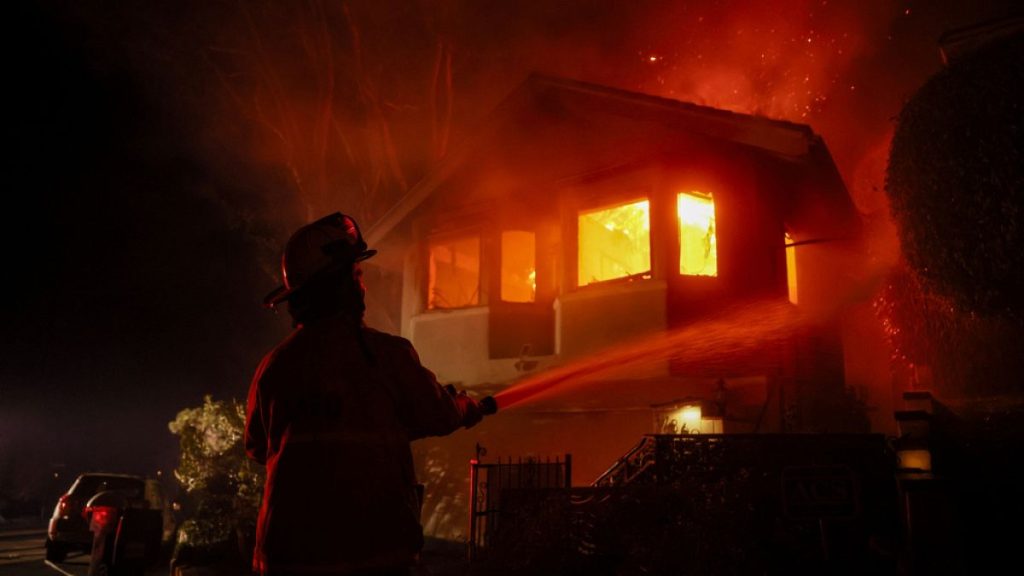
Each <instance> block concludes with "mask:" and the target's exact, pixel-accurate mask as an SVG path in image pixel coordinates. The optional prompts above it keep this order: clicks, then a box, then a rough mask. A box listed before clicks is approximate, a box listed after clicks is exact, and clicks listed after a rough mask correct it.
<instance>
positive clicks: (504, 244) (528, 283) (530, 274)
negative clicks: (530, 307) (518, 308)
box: [501, 230, 537, 302]
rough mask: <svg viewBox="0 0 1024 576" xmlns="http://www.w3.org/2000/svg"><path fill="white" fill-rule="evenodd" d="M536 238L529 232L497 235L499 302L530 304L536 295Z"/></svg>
mask: <svg viewBox="0 0 1024 576" xmlns="http://www.w3.org/2000/svg"><path fill="white" fill-rule="evenodd" d="M536 247H537V236H536V234H534V233H533V232H527V231H523V230H508V231H505V232H502V233H501V299H502V300H503V301H505V302H533V301H534V300H535V299H536V296H537V268H536Z"/></svg>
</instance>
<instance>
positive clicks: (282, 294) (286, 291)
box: [263, 250, 377, 310]
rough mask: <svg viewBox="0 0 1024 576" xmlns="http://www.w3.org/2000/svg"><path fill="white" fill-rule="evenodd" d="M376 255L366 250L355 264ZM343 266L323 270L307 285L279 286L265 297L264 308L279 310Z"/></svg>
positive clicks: (357, 258) (375, 252) (372, 251)
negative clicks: (290, 299)
mask: <svg viewBox="0 0 1024 576" xmlns="http://www.w3.org/2000/svg"><path fill="white" fill-rule="evenodd" d="M376 254H377V251H376V250H364V251H363V252H362V253H361V254H359V255H358V256H356V259H355V261H354V262H362V261H363V260H366V259H368V258H372V257H373V256H375V255H376ZM341 265H343V264H342V263H339V264H338V266H332V267H330V268H327V269H325V270H322V271H321V272H320V273H319V274H317V275H316V276H314V277H312V278H310V279H309V280H307V281H306V282H305V283H303V284H300V285H298V286H292V287H291V288H289V287H287V286H285V285H284V284H282V285H280V286H278V287H277V288H275V289H274V290H272V291H271V292H270V293H269V294H267V295H266V296H264V297H263V307H264V308H269V309H271V310H273V309H274V308H277V306H278V305H280V304H281V303H282V302H286V301H287V300H288V298H291V297H292V296H293V295H294V294H295V293H296V292H298V291H299V290H301V289H302V287H303V286H306V285H308V284H309V283H310V282H313V281H315V280H316V277H317V276H320V275H321V274H323V273H325V272H329V271H332V270H337V269H338V268H339V267H340V266H341Z"/></svg>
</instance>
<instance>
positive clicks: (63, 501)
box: [57, 494, 68, 515]
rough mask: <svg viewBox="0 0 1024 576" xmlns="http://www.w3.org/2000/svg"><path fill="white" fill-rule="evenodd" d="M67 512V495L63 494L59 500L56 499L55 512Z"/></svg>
mask: <svg viewBox="0 0 1024 576" xmlns="http://www.w3.org/2000/svg"><path fill="white" fill-rule="evenodd" d="M67 512H68V495H67V494H64V495H63V496H61V497H60V500H57V513H58V514H61V515H63V514H67Z"/></svg>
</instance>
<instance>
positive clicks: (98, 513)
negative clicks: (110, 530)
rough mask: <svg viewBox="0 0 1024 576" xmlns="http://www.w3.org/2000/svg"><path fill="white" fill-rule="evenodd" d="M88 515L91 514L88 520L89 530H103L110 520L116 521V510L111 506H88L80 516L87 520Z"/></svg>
mask: <svg viewBox="0 0 1024 576" xmlns="http://www.w3.org/2000/svg"><path fill="white" fill-rule="evenodd" d="M89 514H92V518H91V519H89V525H90V526H89V528H90V530H91V529H93V528H92V527H93V526H96V527H99V528H103V527H104V526H106V525H107V524H108V523H110V522H111V521H112V520H116V519H117V508H115V507H113V506H90V507H88V508H86V509H85V510H83V511H82V515H83V516H85V517H86V518H87V519H88V518H89Z"/></svg>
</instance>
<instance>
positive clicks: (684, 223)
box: [676, 191, 718, 276]
mask: <svg viewBox="0 0 1024 576" xmlns="http://www.w3.org/2000/svg"><path fill="white" fill-rule="evenodd" d="M676 207H677V212H678V214H679V273H680V274H683V275H686V276H718V240H717V238H716V237H715V201H714V199H712V198H711V194H702V193H700V192H696V191H694V192H681V193H680V194H679V195H678V196H677V200H676Z"/></svg>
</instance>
